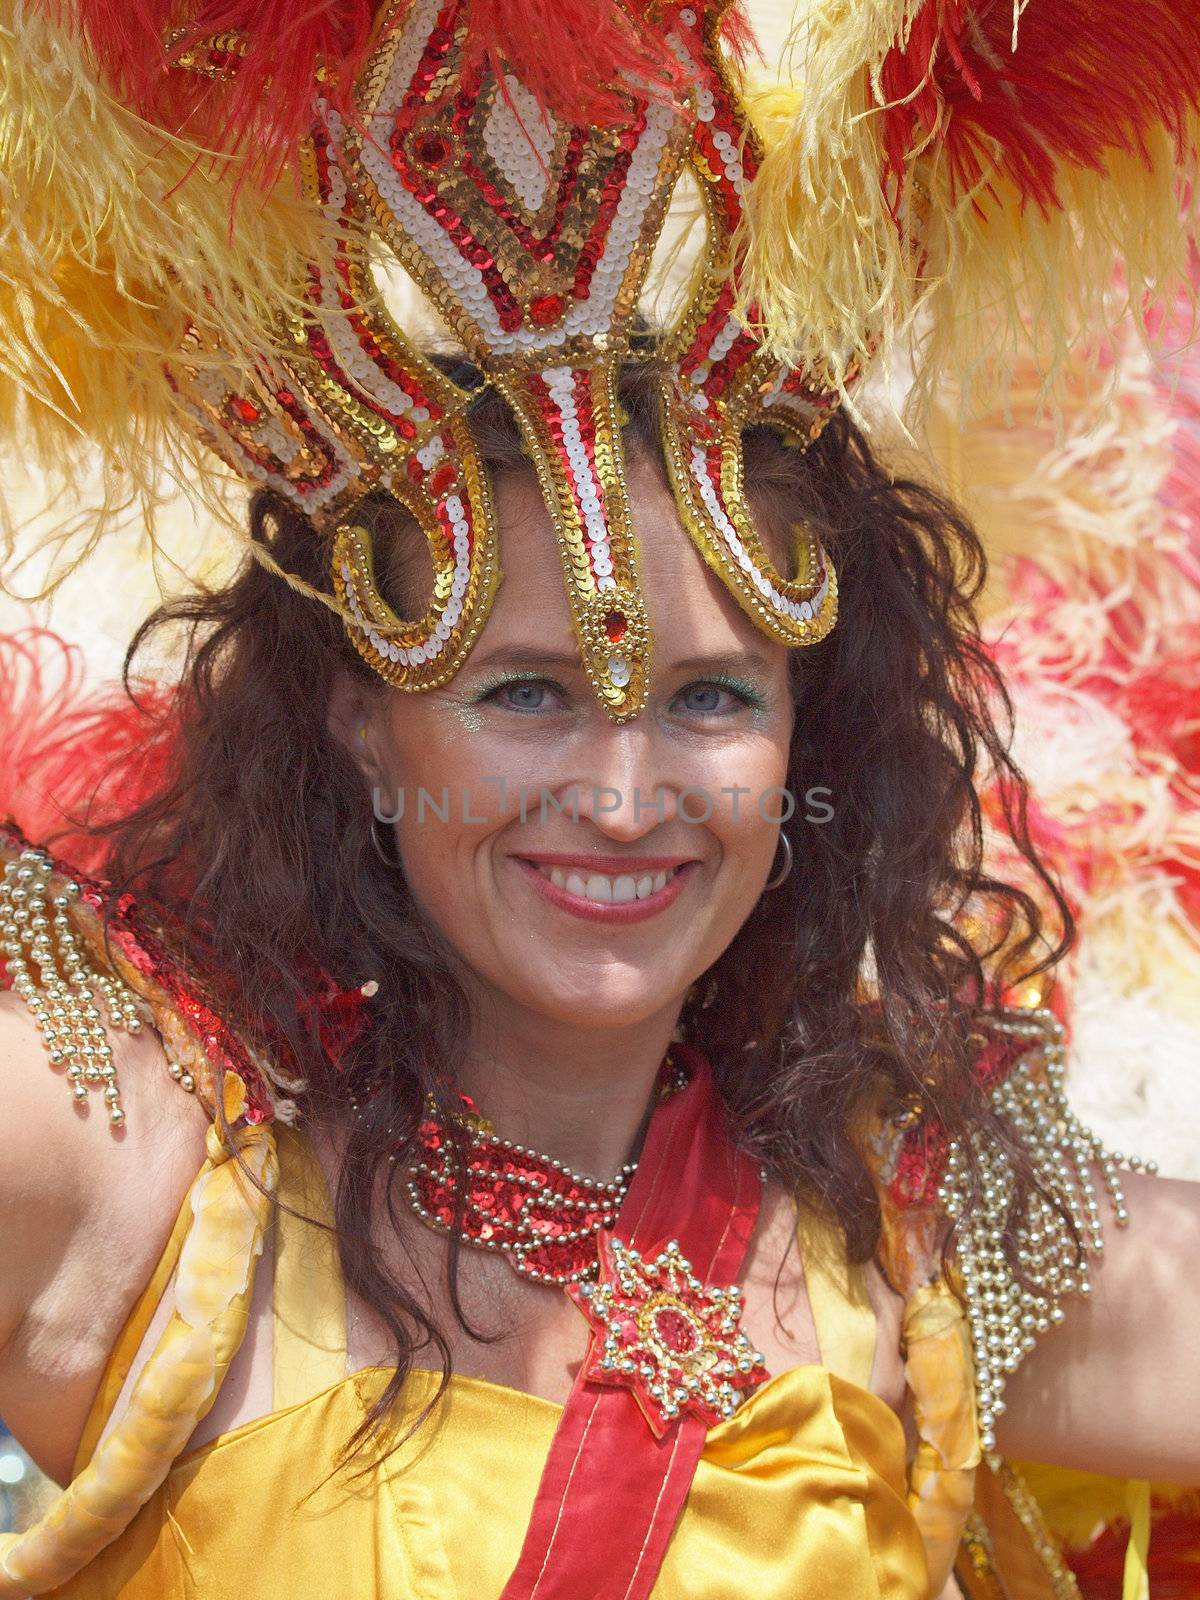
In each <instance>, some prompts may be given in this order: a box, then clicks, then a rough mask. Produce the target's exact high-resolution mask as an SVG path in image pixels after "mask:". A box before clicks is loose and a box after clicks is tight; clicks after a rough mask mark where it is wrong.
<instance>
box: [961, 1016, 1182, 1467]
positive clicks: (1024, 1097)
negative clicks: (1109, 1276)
mask: <svg viewBox="0 0 1200 1600" xmlns="http://www.w3.org/2000/svg"><path fill="white" fill-rule="evenodd" d="M990 1026H992V1027H994V1028H995V1029H996V1031H998V1032H1000V1033H1004V1034H1008V1035H1011V1036H1014V1037H1015V1038H1017V1039H1018V1040H1021V1039H1027V1040H1028V1041H1029V1047H1028V1048H1027V1049H1024V1050H1022V1052H1021V1054H1020V1056H1019V1057H1018V1059H1017V1060H1016V1062H1015V1063H1014V1065H1013V1066H1012V1069H1011V1070H1010V1071H1009V1072H1008V1074H1007V1075H1006V1076H1005V1077H1004V1079H1003V1080H1002V1081H1001V1082H1000V1084H999V1085H998V1086H997V1087H996V1089H995V1090H994V1091H993V1095H992V1100H993V1104H994V1105H995V1107H996V1109H997V1110H998V1111H999V1112H1000V1114H1001V1115H1002V1116H1003V1117H1004V1119H1005V1121H1006V1122H1007V1123H1008V1125H1009V1127H1010V1128H1011V1129H1012V1132H1013V1135H1014V1137H1015V1138H1016V1139H1017V1140H1018V1141H1019V1143H1020V1144H1021V1145H1022V1146H1023V1148H1024V1149H1025V1150H1026V1151H1027V1152H1028V1154H1029V1157H1030V1159H1031V1161H1032V1164H1033V1169H1034V1171H1035V1173H1036V1174H1037V1176H1038V1178H1039V1180H1040V1182H1041V1183H1042V1184H1043V1186H1044V1187H1045V1188H1046V1189H1047V1190H1048V1191H1049V1192H1050V1193H1051V1194H1053V1195H1055V1196H1056V1197H1057V1198H1058V1199H1059V1200H1060V1201H1061V1203H1062V1204H1063V1206H1064V1207H1065V1209H1066V1212H1067V1214H1068V1216H1069V1217H1070V1218H1071V1220H1072V1222H1073V1223H1074V1225H1075V1228H1076V1229H1077V1230H1078V1233H1079V1237H1080V1240H1081V1243H1082V1245H1083V1252H1084V1253H1083V1256H1082V1258H1081V1260H1080V1263H1079V1267H1078V1270H1077V1271H1075V1270H1073V1269H1071V1268H1070V1267H1069V1266H1068V1265H1067V1263H1069V1262H1070V1261H1071V1259H1072V1257H1073V1254H1074V1245H1073V1241H1072V1238H1071V1234H1070V1231H1069V1229H1068V1226H1067V1223H1066V1222H1065V1221H1064V1219H1063V1217H1062V1216H1061V1215H1060V1214H1059V1212H1058V1211H1056V1210H1055V1208H1054V1207H1053V1206H1052V1205H1051V1204H1049V1202H1048V1201H1046V1200H1045V1199H1043V1198H1042V1196H1041V1195H1040V1194H1038V1193H1036V1192H1033V1193H1031V1194H1030V1195H1029V1196H1028V1197H1027V1199H1026V1200H1025V1202H1024V1209H1023V1211H1022V1213H1021V1215H1020V1217H1019V1219H1018V1222H1017V1237H1018V1260H1019V1261H1020V1263H1021V1266H1022V1268H1023V1269H1024V1271H1025V1273H1026V1275H1027V1277H1028V1280H1029V1283H1030V1285H1031V1287H1029V1288H1026V1287H1024V1286H1023V1285H1022V1284H1021V1283H1019V1282H1018V1280H1017V1278H1016V1277H1015V1275H1014V1273H1013V1272H1012V1269H1011V1268H1010V1266H1009V1265H1008V1261H1007V1258H1006V1256H1005V1253H1004V1249H1003V1241H1004V1237H1005V1226H1006V1218H1007V1214H1008V1209H1009V1204H1010V1201H1011V1199H1012V1196H1013V1193H1014V1178H1013V1173H1012V1168H1011V1165H1010V1163H1009V1161H1008V1158H1007V1156H1006V1155H1005V1153H1004V1152H1003V1151H1002V1150H1000V1149H999V1148H997V1146H996V1145H995V1143H994V1142H992V1140H991V1139H990V1138H989V1137H988V1136H987V1135H986V1133H985V1132H983V1131H982V1130H980V1131H978V1132H973V1133H972V1134H971V1135H970V1136H969V1142H970V1145H971V1151H972V1154H973V1156H974V1159H975V1162H976V1165H977V1167H978V1170H979V1173H980V1176H981V1178H982V1194H981V1195H980V1196H979V1197H978V1198H977V1199H976V1200H975V1202H974V1203H971V1200H970V1186H969V1176H968V1174H969V1168H968V1161H967V1155H966V1151H965V1149H964V1147H963V1144H962V1142H961V1141H959V1140H954V1141H952V1142H951V1144H950V1145H949V1147H948V1149H947V1152H946V1164H945V1168H944V1171H943V1175H942V1180H941V1183H940V1185H939V1188H938V1191H937V1198H938V1201H939V1202H940V1204H941V1206H942V1207H943V1209H944V1210H945V1212H946V1214H947V1215H948V1216H949V1217H950V1218H951V1219H952V1220H954V1221H955V1222H957V1223H958V1225H959V1238H958V1247H957V1248H958V1261H959V1265H960V1267H961V1271H962V1282H963V1294H964V1298H965V1301H966V1309H967V1319H968V1322H969V1325H970V1330H971V1340H972V1345H973V1348H974V1357H975V1384H976V1395H977V1399H978V1405H979V1432H980V1445H981V1447H982V1449H983V1451H984V1453H985V1455H986V1456H987V1457H988V1459H989V1464H990V1465H992V1466H993V1468H994V1469H996V1468H998V1460H999V1458H998V1457H996V1456H995V1446H996V1437H995V1424H996V1420H997V1418H998V1417H1000V1416H1001V1415H1002V1414H1003V1412H1004V1387H1005V1383H1006V1382H1007V1379H1008V1377H1009V1375H1010V1374H1011V1373H1013V1372H1015V1371H1016V1370H1017V1368H1018V1367H1019V1366H1020V1364H1021V1362H1022V1361H1023V1360H1024V1359H1025V1357H1026V1356H1027V1355H1028V1354H1029V1352H1030V1351H1031V1350H1032V1349H1033V1348H1034V1346H1035V1345H1036V1343H1037V1338H1038V1336H1039V1335H1040V1334H1043V1333H1045V1332H1046V1331H1047V1329H1048V1328H1050V1327H1051V1326H1052V1325H1054V1324H1057V1323H1060V1322H1062V1321H1063V1320H1064V1317H1065V1315H1066V1313H1065V1312H1064V1310H1063V1306H1062V1301H1063V1299H1064V1297H1065V1296H1067V1295H1070V1294H1076V1293H1077V1294H1083V1295H1086V1294H1089V1293H1090V1292H1091V1287H1092V1286H1091V1279H1090V1275H1089V1267H1088V1257H1089V1256H1092V1257H1094V1256H1099V1255H1100V1254H1101V1253H1102V1252H1103V1249H1104V1237H1103V1233H1102V1229H1101V1221H1100V1207H1099V1204H1098V1201H1097V1196H1096V1185H1095V1184H1094V1183H1093V1181H1092V1177H1091V1172H1090V1166H1091V1163H1092V1162H1093V1161H1094V1162H1096V1163H1098V1165H1099V1166H1100V1170H1101V1173H1102V1177H1103V1183H1104V1188H1105V1190H1106V1192H1107V1194H1108V1197H1109V1200H1110V1202H1111V1204H1112V1207H1113V1211H1114V1214H1115V1219H1116V1224H1117V1226H1118V1227H1125V1226H1126V1225H1127V1224H1128V1222H1129V1212H1128V1210H1127V1209H1126V1206H1125V1196H1124V1191H1123V1190H1122V1188H1121V1181H1120V1175H1119V1171H1118V1169H1119V1167H1120V1165H1121V1164H1122V1163H1125V1164H1126V1165H1127V1166H1129V1167H1130V1168H1131V1169H1132V1170H1133V1171H1146V1172H1151V1173H1152V1172H1155V1171H1157V1167H1156V1165H1155V1163H1154V1162H1152V1161H1150V1162H1144V1161H1141V1160H1140V1159H1138V1158H1137V1157H1125V1156H1122V1155H1121V1154H1119V1153H1117V1152H1113V1151H1110V1150H1108V1149H1107V1148H1106V1147H1105V1145H1104V1143H1103V1141H1102V1140H1101V1139H1099V1138H1098V1137H1097V1135H1096V1134H1094V1133H1092V1132H1091V1131H1090V1130H1089V1129H1087V1128H1085V1127H1084V1125H1083V1124H1082V1123H1081V1122H1080V1120H1079V1118H1078V1117H1077V1116H1076V1115H1075V1113H1074V1112H1073V1111H1072V1110H1071V1107H1070V1105H1069V1104H1068V1103H1067V1098H1066V1094H1065V1091H1064V1080H1065V1073H1066V1069H1065V1052H1064V1049H1063V1042H1062V1041H1063V1028H1062V1024H1061V1023H1060V1022H1059V1021H1058V1019H1057V1017H1055V1016H1054V1014H1053V1012H1051V1011H1049V1010H1046V1009H1044V1008H1039V1009H1037V1010H1034V1011H1031V1012H1029V1013H1028V1015H1027V1016H1024V1017H1021V1018H1019V1019H1013V1020H1006V1021H994V1022H991V1023H990Z"/></svg>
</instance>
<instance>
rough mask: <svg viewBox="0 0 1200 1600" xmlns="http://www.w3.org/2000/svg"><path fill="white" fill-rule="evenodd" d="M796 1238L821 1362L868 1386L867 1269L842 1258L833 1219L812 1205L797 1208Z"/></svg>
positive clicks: (871, 1359) (872, 1327)
mask: <svg viewBox="0 0 1200 1600" xmlns="http://www.w3.org/2000/svg"><path fill="white" fill-rule="evenodd" d="M796 1237H797V1240H798V1242H799V1246H800V1259H801V1261H802V1262H803V1263H804V1287H805V1290H806V1291H807V1294H808V1304H809V1308H810V1309H811V1311H812V1319H813V1326H814V1327H815V1328H816V1331H817V1344H818V1346H819V1347H820V1351H821V1364H822V1366H824V1367H827V1368H828V1369H829V1371H830V1372H833V1373H835V1374H836V1375H837V1376H838V1377H839V1378H844V1379H845V1380H846V1382H847V1383H853V1384H856V1385H857V1386H858V1387H859V1388H860V1389H869V1388H870V1386H871V1369H872V1367H873V1366H874V1364H875V1340H876V1333H877V1329H876V1320H875V1308H874V1306H873V1305H872V1304H871V1300H870V1296H869V1295H868V1294H867V1274H866V1268H865V1267H863V1266H861V1265H854V1264H852V1263H851V1262H849V1261H848V1260H847V1259H846V1241H845V1236H844V1234H843V1232H842V1230H841V1228H840V1227H839V1226H838V1224H837V1221H836V1220H835V1219H834V1218H833V1217H832V1216H830V1215H829V1214H828V1213H827V1212H825V1211H821V1210H818V1209H817V1208H816V1207H815V1206H814V1205H804V1206H802V1207H801V1208H800V1213H799V1216H798V1218H797V1221H796Z"/></svg>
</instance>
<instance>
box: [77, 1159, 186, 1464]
mask: <svg viewBox="0 0 1200 1600" xmlns="http://www.w3.org/2000/svg"><path fill="white" fill-rule="evenodd" d="M212 1167H213V1163H212V1161H211V1159H209V1158H207V1157H206V1158H205V1161H204V1164H203V1165H202V1166H201V1168H200V1171H199V1172H198V1173H197V1174H196V1177H195V1180H194V1182H193V1184H192V1187H191V1188H189V1189H188V1192H187V1194H186V1195H184V1197H183V1203H182V1205H181V1206H180V1207H179V1214H178V1216H177V1217H176V1218H175V1225H174V1227H173V1228H172V1229H171V1236H170V1238H169V1239H168V1240H167V1242H166V1244H165V1245H164V1247H163V1252H162V1255H161V1256H159V1258H158V1262H157V1265H156V1266H155V1268H154V1272H153V1273H152V1275H151V1277H150V1280H149V1282H148V1283H147V1284H146V1287H145V1288H144V1289H143V1290H142V1292H141V1294H140V1295H139V1296H138V1299H137V1304H136V1305H135V1306H134V1308H133V1310H132V1311H131V1312H130V1313H129V1315H128V1317H126V1319H125V1325H124V1327H123V1328H122V1329H121V1331H120V1333H119V1334H118V1335H117V1342H116V1344H114V1346H113V1348H112V1350H111V1352H110V1354H109V1357H108V1362H107V1365H106V1366H105V1368H104V1376H103V1377H102V1378H101V1379H100V1387H99V1388H98V1389H97V1390H96V1393H95V1395H94V1396H93V1398H92V1404H91V1409H90V1410H89V1412H88V1418H87V1422H86V1423H85V1424H84V1429H83V1436H82V1438H81V1439H80V1441H79V1448H78V1449H77V1450H76V1452H75V1461H74V1464H73V1466H72V1468H71V1476H72V1478H75V1477H77V1476H78V1475H79V1473H81V1472H82V1471H83V1469H84V1467H86V1466H87V1464H88V1462H89V1461H90V1460H91V1459H92V1455H93V1454H94V1452H95V1449H96V1446H97V1444H98V1443H99V1442H100V1435H101V1434H102V1433H103V1432H104V1426H105V1423H107V1421H108V1419H109V1417H110V1415H111V1414H112V1410H113V1407H114V1406H115V1405H116V1403H117V1399H118V1397H119V1395H120V1393H121V1390H122V1389H123V1388H124V1386H125V1380H126V1378H128V1376H129V1369H130V1368H131V1367H132V1365H133V1361H134V1357H135V1356H136V1355H137V1353H138V1351H139V1350H140V1349H141V1347H142V1341H143V1339H144V1338H145V1337H146V1330H147V1328H148V1327H149V1326H150V1323H151V1322H152V1320H153V1318H154V1313H155V1312H156V1311H157V1310H158V1306H159V1302H160V1301H161V1300H162V1297H163V1295H164V1293H165V1292H166V1288H167V1285H168V1284H169V1283H170V1281H171V1278H172V1277H173V1276H174V1273H175V1268H176V1267H177V1266H178V1264H179V1254H180V1251H181V1250H182V1249H183V1241H184V1240H185V1239H186V1238H187V1235H188V1229H189V1228H190V1227H191V1225H192V1220H193V1214H192V1195H193V1192H194V1190H195V1189H196V1187H197V1186H198V1185H199V1184H200V1182H201V1180H202V1179H203V1178H204V1177H205V1176H206V1174H207V1173H209V1172H211V1171H212Z"/></svg>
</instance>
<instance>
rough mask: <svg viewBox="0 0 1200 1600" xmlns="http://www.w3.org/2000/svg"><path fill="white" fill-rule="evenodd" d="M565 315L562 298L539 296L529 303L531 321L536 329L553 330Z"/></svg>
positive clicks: (551, 295) (550, 295) (558, 296)
mask: <svg viewBox="0 0 1200 1600" xmlns="http://www.w3.org/2000/svg"><path fill="white" fill-rule="evenodd" d="M562 314H563V302H562V297H561V296H560V295H557V294H539V295H536V296H535V297H534V299H532V300H531V301H530V302H529V320H530V322H532V323H533V325H534V327H535V328H552V327H553V326H554V324H555V323H556V322H557V321H558V320H559V318H560V317H561V316H562Z"/></svg>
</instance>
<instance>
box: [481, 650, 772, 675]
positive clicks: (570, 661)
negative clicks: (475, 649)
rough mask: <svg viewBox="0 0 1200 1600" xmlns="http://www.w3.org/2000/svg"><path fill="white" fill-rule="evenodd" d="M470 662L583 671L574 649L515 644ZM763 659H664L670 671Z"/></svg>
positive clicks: (729, 668) (753, 665)
mask: <svg viewBox="0 0 1200 1600" xmlns="http://www.w3.org/2000/svg"><path fill="white" fill-rule="evenodd" d="M471 665H472V666H478V667H487V666H507V667H515V666H520V667H557V668H560V669H564V668H565V669H567V670H571V669H572V668H573V669H574V670H575V671H577V672H582V671H583V663H582V662H581V661H580V659H579V655H578V653H577V652H575V651H572V652H571V653H570V654H565V655H564V654H561V653H558V652H555V651H546V650H535V649H528V650H526V649H522V648H521V647H520V646H519V645H504V646H499V647H497V649H495V650H490V651H487V652H485V653H484V654H483V655H473V656H472V657H471ZM766 666H767V663H766V661H765V660H764V659H763V657H762V656H760V655H759V654H758V653H757V651H754V650H730V651H719V652H717V653H716V654H714V655H703V656H689V657H688V658H687V659H686V660H685V661H673V662H668V663H667V668H668V670H670V671H677V672H731V673H737V672H754V671H758V672H762V671H764V670H765V669H766Z"/></svg>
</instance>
